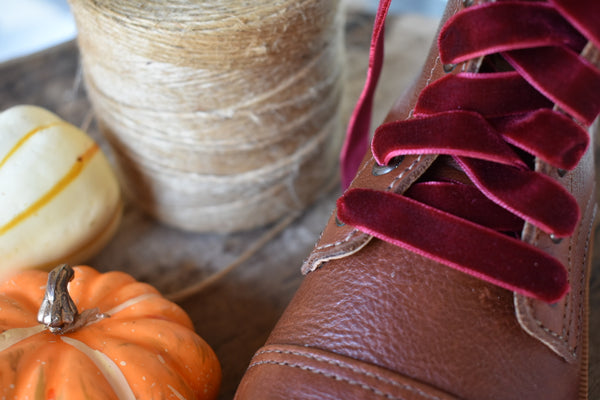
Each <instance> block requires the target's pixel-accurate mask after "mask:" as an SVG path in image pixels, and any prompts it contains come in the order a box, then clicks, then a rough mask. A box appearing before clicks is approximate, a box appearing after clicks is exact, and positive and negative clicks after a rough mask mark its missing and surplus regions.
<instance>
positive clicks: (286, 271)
mask: <svg viewBox="0 0 600 400" xmlns="http://www.w3.org/2000/svg"><path fill="white" fill-rule="evenodd" d="M372 19H373V16H371V15H365V14H361V13H355V12H350V13H349V14H348V18H347V22H346V33H347V35H346V42H347V52H346V58H347V62H346V65H347V71H346V80H347V85H346V92H345V96H344V104H343V118H344V120H345V121H347V119H348V115H349V114H350V110H351V108H352V106H353V104H354V102H355V101H356V98H357V97H358V94H359V93H360V90H361V87H362V84H363V81H364V77H365V71H366V66H367V61H368V59H367V54H368V49H369V40H370V35H371V21H372ZM436 28H437V21H435V20H433V19H428V18H424V17H418V16H408V15H402V16H395V17H393V18H391V19H390V23H389V25H388V29H387V31H386V32H387V33H386V34H387V39H386V40H387V44H386V53H387V54H386V67H385V70H384V73H383V77H382V81H383V82H385V84H384V85H381V87H380V90H379V92H378V94H377V100H376V104H377V111H376V113H375V116H374V121H380V120H381V119H382V118H383V117H384V115H385V114H386V113H387V110H388V109H389V108H390V106H391V105H392V103H393V101H394V99H395V98H396V97H397V96H398V95H399V94H400V93H401V92H402V91H403V89H404V88H405V87H406V86H407V85H408V84H409V82H410V81H411V80H412V79H413V77H414V76H415V74H416V72H417V71H418V70H419V69H420V67H421V64H422V62H423V61H424V59H425V56H426V53H427V50H428V48H429V46H430V43H431V40H432V39H433V37H434V34H435V29H436ZM15 104H35V105H39V106H42V107H45V108H48V109H49V110H51V111H53V112H55V113H57V114H58V115H60V116H61V117H62V118H64V119H65V120H67V121H69V122H71V123H73V124H74V125H77V126H81V127H84V128H87V129H86V130H87V131H88V132H89V133H90V134H91V135H92V136H93V137H94V138H95V139H96V140H97V141H98V142H99V143H100V144H101V146H102V147H103V148H104V149H105V150H106V151H107V152H108V153H109V155H110V149H108V147H107V145H106V143H105V141H104V140H103V138H102V137H101V136H100V134H99V133H98V130H97V127H96V126H95V124H94V121H93V113H92V110H91V107H90V104H89V102H88V101H87V99H86V97H85V90H84V88H83V87H82V84H81V74H80V71H79V63H78V52H77V48H76V45H75V43H73V42H70V43H67V44H65V45H61V46H59V47H57V48H53V49H50V50H47V51H45V52H42V53H39V54H36V55H33V56H29V57H27V58H23V59H19V60H13V61H11V62H8V63H5V64H2V65H0V110H3V109H6V108H8V107H10V106H12V105H15ZM338 195H339V189H338V188H337V186H336V187H335V188H334V189H333V190H330V191H329V192H324V193H322V197H321V199H320V200H319V201H318V202H317V203H316V204H314V205H312V206H311V207H309V208H308V209H307V210H305V212H304V213H302V214H301V215H299V216H290V220H288V221H283V222H282V225H281V226H279V227H278V226H277V224H273V225H272V226H268V227H265V228H261V229H257V230H253V231H250V232H243V233H236V234H230V235H217V234H214V235H211V234H192V233H186V232H182V231H179V230H176V229H172V228H169V227H167V226H164V225H161V224H159V223H157V222H155V221H154V220H152V219H151V218H149V217H148V216H146V215H145V214H143V213H142V212H140V211H139V210H138V209H136V208H135V207H133V206H132V205H130V204H127V205H126V209H125V215H124V219H123V223H122V225H121V227H120V229H119V231H118V233H117V235H116V237H115V238H114V239H113V240H112V241H111V243H110V244H109V245H108V247H107V248H106V249H104V250H103V251H102V252H101V253H100V254H99V255H98V256H97V257H95V258H94V259H93V260H91V261H90V265H93V266H94V267H96V268H97V269H99V270H102V271H108V270H114V269H117V270H124V271H126V272H128V273H130V274H132V275H133V276H134V277H136V278H137V279H139V280H142V281H146V282H149V283H151V284H153V285H154V286H156V287H157V288H158V289H159V290H161V292H162V293H164V294H165V295H167V296H169V295H170V294H173V293H177V292H179V291H180V290H182V289H183V288H185V287H187V286H189V285H190V284H192V285H193V284H196V283H198V284H201V287H200V288H199V289H198V290H197V293H195V294H193V295H191V296H187V297H186V298H184V299H182V300H179V301H178V302H179V303H180V304H181V305H182V306H183V307H184V309H185V310H186V311H187V312H188V313H189V314H190V316H191V317H192V319H193V320H194V322H195V326H196V329H197V331H198V333H199V334H200V335H201V336H202V337H203V338H204V339H205V340H207V341H208V343H209V344H210V345H211V346H212V347H213V348H214V349H215V351H216V353H217V355H218V357H219V359H220V361H221V364H222V367H223V386H222V390H221V395H220V398H221V399H230V398H232V397H233V394H234V392H235V388H236V387H237V384H238V382H239V380H240V379H241V377H242V375H243V373H244V370H245V368H246V366H247V365H248V363H249V361H250V358H251V357H252V355H253V353H254V352H255V351H256V349H258V348H259V347H260V346H261V345H262V344H263V343H264V341H265V340H266V338H267V336H268V334H269V332H270V330H271V328H272V327H273V326H274V324H275V323H276V321H277V319H278V317H279V316H280V314H281V313H282V311H283V310H284V308H285V306H286V304H287V303H288V302H289V300H290V299H291V297H292V296H293V294H294V292H295V290H296V288H297V287H298V285H299V283H300V282H301V280H302V276H301V274H300V271H299V267H300V265H301V263H302V261H303V259H304V258H305V257H306V256H307V255H308V254H309V252H310V250H311V249H312V247H313V245H314V243H315V241H316V240H317V238H318V236H319V234H320V232H321V230H322V229H323V227H324V225H325V222H326V221H327V219H328V217H329V214H330V212H331V210H332V209H333V207H334V204H335V200H336V198H337V197H338ZM74 201H75V200H74ZM276 228H281V229H279V230H277V229H276ZM269 235H271V236H269ZM598 240H600V239H597V241H596V246H598V245H599V244H600V243H598ZM598 262H599V261H598V259H595V262H594V265H597V264H598ZM228 267H230V270H226V268H228ZM596 269H597V268H596ZM225 272H227V273H225ZM592 287H593V288H594V289H595V290H593V292H592V299H591V300H592V314H591V352H592V354H591V370H590V378H591V379H590V385H591V389H592V396H591V397H590V398H600V354H599V353H600V337H599V336H600V335H599V333H600V278H599V277H598V276H597V273H596V274H594V275H593V278H592ZM594 306H595V307H594Z"/></svg>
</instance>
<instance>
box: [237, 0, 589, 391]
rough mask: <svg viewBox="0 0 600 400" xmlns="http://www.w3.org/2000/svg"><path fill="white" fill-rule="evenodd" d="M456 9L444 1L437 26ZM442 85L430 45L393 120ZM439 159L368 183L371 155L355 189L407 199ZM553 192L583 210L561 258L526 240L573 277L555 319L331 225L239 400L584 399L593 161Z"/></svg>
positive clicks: (546, 243) (406, 165)
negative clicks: (436, 83)
mask: <svg viewBox="0 0 600 400" xmlns="http://www.w3.org/2000/svg"><path fill="white" fill-rule="evenodd" d="M461 7H462V1H460V0H451V1H450V2H449V3H448V6H447V11H446V15H445V17H444V19H443V20H445V19H446V18H448V16H449V15H452V14H454V13H456V12H457V11H458V10H459V9H460V8H461ZM444 74H445V73H444V71H443V66H442V65H441V64H440V62H439V58H438V57H437V49H436V47H435V45H434V46H433V48H432V51H431V54H430V57H429V59H428V60H427V62H426V64H425V66H424V68H423V73H422V75H421V77H420V78H419V79H418V80H417V81H416V83H415V85H414V87H413V88H412V91H409V92H408V94H407V95H406V96H405V97H403V98H402V99H400V100H399V101H398V102H397V104H396V105H395V106H394V107H393V109H392V110H391V111H390V114H389V116H388V118H387V120H392V119H403V118H406V117H407V116H408V115H409V114H410V110H411V109H412V106H413V105H414V103H415V99H416V96H417V94H418V93H419V92H420V90H421V89H422V88H423V87H424V86H425V85H427V84H428V83H429V82H430V81H432V80H434V79H437V78H438V77H440V76H443V75H444ZM592 136H593V135H592ZM590 149H593V145H590ZM434 159H435V156H427V157H425V156H422V157H419V156H412V157H408V156H407V157H405V159H404V160H403V162H402V163H401V164H400V165H399V166H398V167H397V168H396V169H395V170H394V171H392V172H390V173H388V174H386V175H383V176H373V175H372V174H371V168H372V165H373V163H374V161H373V159H372V157H371V156H370V155H367V156H366V157H365V160H364V161H363V164H362V166H361V168H360V170H359V173H358V175H357V177H356V178H355V180H354V181H353V183H352V186H351V187H367V188H376V189H379V190H392V191H396V192H400V193H401V192H402V191H404V190H406V188H407V187H409V186H410V185H411V184H412V183H413V182H414V181H415V180H416V179H418V177H419V176H420V175H421V174H422V173H424V172H425V171H426V170H427V168H428V167H429V166H430V165H431V163H432V162H433V160H434ZM539 168H545V167H544V166H543V165H539ZM551 173H554V174H556V173H557V171H551ZM560 182H562V183H563V185H564V186H565V187H566V188H567V189H568V190H569V191H571V192H572V193H573V194H574V196H575V197H576V199H577V201H578V203H579V205H580V209H581V213H582V219H581V222H580V223H579V226H578V228H577V230H576V231H575V233H574V234H573V235H572V236H571V237H570V238H565V239H564V240H563V241H562V242H560V243H558V244H557V243H555V242H554V241H552V239H551V238H550V237H548V236H547V235H545V234H541V233H540V232H538V231H537V230H535V229H533V228H531V227H529V228H528V229H527V230H526V232H525V240H527V241H529V242H530V243H532V244H534V245H536V246H538V247H540V248H542V249H544V250H545V251H548V252H550V253H551V254H553V255H554V256H556V257H558V258H559V259H560V260H561V261H562V262H563V263H564V265H566V266H567V268H568V269H569V281H570V284H571V291H570V292H569V294H568V295H567V296H566V297H565V298H564V299H563V300H561V302H559V303H557V304H553V305H548V304H545V303H541V302H538V301H534V300H530V299H528V298H524V297H522V296H517V295H514V294H513V293H512V292H510V291H507V290H505V289H501V288H498V287H496V286H493V285H490V284H488V283H485V282H483V281H480V280H477V279H475V278H472V277H470V276H467V275H465V274H462V273H460V272H457V271H455V270H452V269H450V268H447V267H444V266H442V265H440V264H437V263H436V262H434V261H431V260H429V259H426V258H423V257H421V256H419V255H418V254H415V253H412V252H409V251H406V250H403V249H402V248H399V247H396V246H393V245H390V244H388V243H385V242H383V241H380V240H378V239H376V238H371V237H370V236H368V235H366V234H364V233H361V232H359V231H354V229H353V228H352V227H350V226H339V225H338V224H336V219H335V211H334V213H333V215H332V217H331V219H330V221H329V222H328V224H327V226H326V228H325V230H324V232H323V234H322V236H321V239H320V240H319V242H318V243H317V245H316V246H315V250H314V251H313V252H312V253H311V255H310V256H309V257H308V259H307V260H306V262H305V264H304V265H303V267H302V270H303V272H304V273H307V276H306V277H305V279H304V281H303V283H302V285H301V286H300V288H299V290H298V292H297V293H296V295H295V296H294V298H293V300H292V302H291V303H290V305H289V306H288V308H287V309H286V311H285V313H284V314H283V316H282V317H281V319H280V320H279V322H278V324H277V325H276V327H275V329H274V330H273V332H272V333H271V335H270V337H269V339H268V341H267V343H266V345H265V347H263V348H262V349H260V350H259V351H258V352H257V353H256V355H255V358H254V359H253V361H252V363H251V365H250V367H249V369H248V371H247V373H246V375H245V376H244V378H243V380H242V382H241V384H240V386H239V389H238V392H237V394H236V399H255V398H261V399H290V398H291V399H342V398H344V399H346V398H348V399H349V398H361V399H362V398H369V399H370V398H373V399H378V398H383V399H404V400H408V399H411V400H412V399H454V398H456V399H464V400H475V399H477V400H486V399H490V400H491V399H502V400H511V399H547V400H559V399H560V400H565V399H582V398H587V395H586V390H587V386H586V385H587V370H586V367H587V366H586V360H587V341H586V335H587V326H586V324H587V302H586V298H587V288H588V278H589V264H590V258H591V257H590V255H589V250H590V249H589V245H590V243H591V242H590V240H591V239H590V236H591V232H592V225H593V223H594V219H595V212H596V211H595V210H596V206H595V204H594V190H595V189H594V169H593V155H592V151H591V150H588V153H587V154H586V155H585V156H584V159H583V160H582V161H581V163H580V164H579V166H578V167H577V168H576V169H575V170H574V171H571V172H569V173H568V174H566V175H565V176H563V177H561V178H560ZM490 257H493V254H490ZM334 370H335V371H334ZM315 371H320V372H315ZM357 371H368V373H369V374H368V375H364V374H362V372H357ZM367 381H368V383H367ZM357 382H360V383H358V384H357ZM373 382H374V383H373ZM386 382H387V383H386ZM389 382H397V383H392V384H390V385H388V383H389ZM402 384H406V385H413V386H414V387H417V388H418V389H419V390H418V392H416V391H411V390H402ZM386 385H387V386H386ZM365 387H375V388H376V390H370V389H365Z"/></svg>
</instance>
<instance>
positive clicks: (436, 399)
mask: <svg viewBox="0 0 600 400" xmlns="http://www.w3.org/2000/svg"><path fill="white" fill-rule="evenodd" d="M270 353H276V354H291V355H295V356H299V357H304V358H307V359H309V360H314V361H317V362H321V363H322V362H325V363H327V364H330V365H333V366H336V367H339V368H342V369H347V370H350V371H352V372H354V373H358V374H360V375H364V376H366V377H369V378H373V379H376V380H378V381H380V382H383V383H387V384H389V385H392V386H395V387H399V388H401V389H405V390H408V391H410V392H412V393H415V394H417V395H419V396H421V397H423V398H424V399H429V400H443V399H441V398H440V397H438V396H433V395H430V394H427V393H425V392H423V391H422V390H420V389H419V388H416V387H413V386H411V385H407V384H402V383H398V382H395V381H392V380H389V379H386V378H383V377H381V376H378V375H375V374H372V373H370V372H365V371H362V370H360V369H358V368H356V367H354V366H352V365H346V364H344V363H342V362H340V361H335V360H327V359H325V358H323V357H319V356H315V355H312V354H305V353H300V352H296V351H290V350H263V351H259V352H257V353H256V356H258V355H263V354H270ZM261 364H278V365H283V366H289V367H294V368H300V369H302V370H305V371H308V372H312V373H316V374H321V375H324V376H326V377H328V378H333V379H335V380H341V381H345V382H347V383H350V384H352V385H358V386H360V387H362V388H364V389H368V390H370V391H372V392H374V393H376V394H378V395H381V396H384V397H386V398H388V399H399V398H398V397H395V396H393V395H391V394H389V393H385V392H383V391H381V390H379V389H377V388H374V387H372V386H370V385H368V384H366V383H362V382H358V381H355V380H353V379H349V378H346V377H343V376H339V375H338V374H335V373H329V374H328V373H326V372H324V371H321V370H318V369H316V368H315V367H311V366H309V365H302V364H300V363H290V362H286V361H275V360H265V361H257V362H254V363H252V364H250V366H249V367H248V369H250V368H252V367H254V366H258V365H261Z"/></svg>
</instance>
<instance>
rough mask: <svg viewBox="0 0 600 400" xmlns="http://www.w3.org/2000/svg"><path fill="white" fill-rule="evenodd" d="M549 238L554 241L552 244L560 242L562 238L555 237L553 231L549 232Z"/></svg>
mask: <svg viewBox="0 0 600 400" xmlns="http://www.w3.org/2000/svg"><path fill="white" fill-rule="evenodd" d="M550 240H552V243H554V244H559V243H560V242H562V241H563V238H560V237H557V236H556V235H555V234H554V233H551V234H550Z"/></svg>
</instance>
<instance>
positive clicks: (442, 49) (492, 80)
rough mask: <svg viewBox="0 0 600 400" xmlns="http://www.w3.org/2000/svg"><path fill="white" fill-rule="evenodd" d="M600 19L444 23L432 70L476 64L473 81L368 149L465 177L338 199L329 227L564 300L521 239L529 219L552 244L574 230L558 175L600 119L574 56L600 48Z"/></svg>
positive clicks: (431, 92) (553, 13)
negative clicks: (438, 163)
mask: <svg viewBox="0 0 600 400" xmlns="http://www.w3.org/2000/svg"><path fill="white" fill-rule="evenodd" d="M389 4H390V1H389V0H384V1H381V3H380V7H379V10H378V13H377V17H376V20H375V26H374V31H373V37H372V45H371V52H370V64H369V71H368V74H367V81H366V84H365V88H364V90H363V93H362V95H361V98H360V99H359V102H358V104H357V106H356V108H355V111H354V113H353V115H352V118H351V121H350V125H349V130H348V135H347V139H346V142H345V145H344V148H343V149H342V155H341V163H342V178H343V184H344V185H346V186H348V185H349V183H350V180H351V177H353V176H354V174H355V173H356V171H357V169H358V165H359V164H360V160H361V159H362V157H363V155H364V153H365V151H366V147H367V146H368V136H369V135H368V130H369V125H370V122H371V109H372V106H373V93H374V90H375V86H376V83H377V80H378V78H379V74H380V70H381V65H382V63H383V31H384V21H385V17H386V15H387V10H388V8H389ZM599 18H600V2H598V1H597V0H587V1H583V0H581V1H572V0H551V1H496V2H492V3H484V4H480V5H475V6H471V7H468V8H465V9H463V10H461V11H460V12H458V13H457V14H455V15H454V16H452V17H451V18H450V19H449V20H448V21H447V22H446V23H445V24H444V26H443V27H442V29H441V31H440V34H439V37H438V49H439V55H440V60H441V62H442V63H443V64H446V65H448V66H451V67H454V69H455V70H459V69H460V65H458V64H460V63H463V65H468V63H470V62H478V65H480V67H479V70H478V72H477V73H470V72H453V73H450V74H447V75H446V76H444V77H442V78H441V79H438V80H436V81H434V82H433V83H431V84H429V85H428V86H427V87H426V88H425V89H424V90H423V91H422V92H421V94H420V96H419V98H418V101H417V104H416V106H415V108H414V109H413V111H412V115H411V117H409V118H408V119H406V120H399V121H392V122H389V123H386V124H383V125H381V126H380V127H379V128H378V129H377V130H376V131H375V134H374V137H373V140H372V143H371V150H372V153H373V156H374V158H375V160H376V162H377V163H379V164H381V165H385V164H388V163H389V162H390V161H391V160H392V159H393V158H394V157H397V156H401V155H407V154H436V155H439V156H441V157H445V158H447V159H451V160H452V164H453V165H455V166H457V168H458V169H460V171H461V173H463V174H464V175H465V176H466V177H467V178H468V180H467V181H466V182H465V181H461V180H455V179H450V178H442V179H440V178H439V177H437V178H435V179H425V178H424V179H421V180H419V181H418V182H416V183H415V184H413V185H412V186H411V188H410V189H409V190H408V191H406V192H405V193H403V194H397V193H390V192H383V191H376V190H371V189H361V188H352V189H349V190H347V191H346V193H345V194H344V195H343V196H342V197H341V198H340V199H339V200H338V211H337V212H338V218H339V219H340V220H341V221H342V222H344V223H347V224H349V225H353V226H355V227H357V228H358V229H360V230H362V231H364V232H367V233H369V234H371V235H373V236H375V237H378V238H380V239H382V240H385V241H387V242H390V243H393V244H395V245H397V246H401V247H403V248H406V249H409V250H411V251H413V252H416V253H418V254H421V255H423V256H425V257H428V258H431V259H433V260H435V261H438V262H439V263H441V264H445V265H447V266H450V267H452V268H455V269H457V270H460V271H463V272H465V273H467V274H470V275H472V276H475V277H477V278H480V279H483V280H485V281H488V282H490V283H493V284H495V285H498V286H501V287H503V288H506V289H508V290H512V291H515V292H518V293H521V294H524V295H526V296H530V297H533V298H537V299H540V300H543V301H547V302H554V301H557V300H558V299H560V298H561V297H563V296H564V295H565V293H566V292H567V291H568V288H569V284H568V277H567V271H566V269H565V267H564V266H563V265H562V264H561V263H560V262H559V261H558V260H557V259H555V258H553V257H551V256H550V255H548V254H547V253H545V252H543V251H541V250H540V249H538V248H536V247H534V246H532V245H530V244H528V243H525V242H523V241H521V240H520V236H521V231H522V229H523V226H524V223H525V222H527V223H530V224H532V225H534V226H536V227H538V228H539V229H541V230H543V231H545V232H546V233H547V234H550V235H552V237H554V238H560V237H566V236H569V235H571V234H572V233H573V231H574V230H575V228H576V226H577V224H578V221H579V218H580V213H579V208H578V204H577V202H576V200H575V199H574V198H573V196H572V195H571V194H570V193H569V192H568V191H567V190H565V189H564V188H563V187H562V186H561V184H560V183H559V182H558V180H557V176H558V175H560V171H561V170H571V169H573V168H575V167H576V166H577V164H578V163H579V161H580V159H581V157H582V156H583V154H584V153H585V151H586V149H587V147H588V144H589V138H588V134H587V131H586V129H587V126H589V125H590V124H591V123H592V122H593V121H594V120H595V118H596V116H597V115H598V114H599V113H600V72H599V71H598V70H597V69H596V68H595V67H594V66H593V65H592V64H591V63H590V62H588V61H587V60H586V59H585V58H584V57H583V56H582V55H581V54H582V51H584V48H586V46H592V45H593V46H598V45H599V44H600V23H598V19H599ZM474 60H475V61H474ZM438 158H439V157H438ZM536 160H541V161H543V162H544V163H546V164H547V165H550V166H552V167H554V169H553V173H552V174H551V175H553V176H550V175H546V174H544V173H542V172H539V171H536V170H535V168H534V166H535V164H536Z"/></svg>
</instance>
